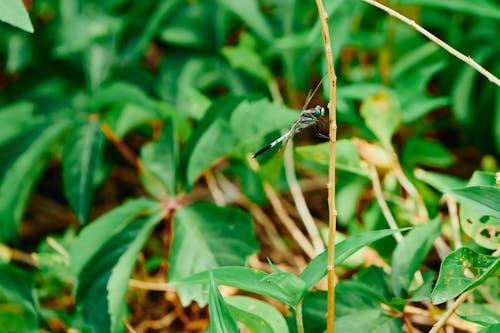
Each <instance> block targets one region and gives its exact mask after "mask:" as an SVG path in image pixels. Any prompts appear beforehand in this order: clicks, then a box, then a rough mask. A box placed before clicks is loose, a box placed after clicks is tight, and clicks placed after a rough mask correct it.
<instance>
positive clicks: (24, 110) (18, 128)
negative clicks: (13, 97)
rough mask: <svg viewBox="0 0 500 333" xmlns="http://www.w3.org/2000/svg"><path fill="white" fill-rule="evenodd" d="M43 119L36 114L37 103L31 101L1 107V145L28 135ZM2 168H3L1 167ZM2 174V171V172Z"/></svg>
mask: <svg viewBox="0 0 500 333" xmlns="http://www.w3.org/2000/svg"><path fill="white" fill-rule="evenodd" d="M41 120H42V119H40V117H37V116H36V115H35V105H34V104H33V103H31V102H26V101H22V102H18V103H13V104H9V105H6V106H4V107H2V108H1V109H0V133H2V136H1V137H0V146H2V145H4V144H5V143H7V142H9V141H11V140H12V139H14V138H16V137H21V138H22V136H21V135H23V136H24V135H26V133H27V131H28V130H29V129H30V128H33V127H35V126H36V125H37V124H39V123H40V122H41ZM0 170H2V169H0ZM0 175H1V172H0Z"/></svg>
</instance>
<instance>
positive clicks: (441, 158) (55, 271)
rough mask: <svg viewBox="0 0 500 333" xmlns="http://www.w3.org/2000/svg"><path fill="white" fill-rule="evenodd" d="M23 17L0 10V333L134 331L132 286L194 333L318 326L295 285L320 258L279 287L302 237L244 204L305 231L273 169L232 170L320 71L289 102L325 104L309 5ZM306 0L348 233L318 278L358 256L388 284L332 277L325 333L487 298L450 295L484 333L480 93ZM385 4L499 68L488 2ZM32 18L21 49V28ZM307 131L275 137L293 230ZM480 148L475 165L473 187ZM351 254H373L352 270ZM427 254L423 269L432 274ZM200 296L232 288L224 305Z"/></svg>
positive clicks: (308, 162)
mask: <svg viewBox="0 0 500 333" xmlns="http://www.w3.org/2000/svg"><path fill="white" fill-rule="evenodd" d="M26 3H29V1H28V2H26ZM31 3H32V4H30V6H31V7H30V8H29V15H28V11H27V10H26V8H25V7H24V6H23V2H22V1H20V0H1V1H0V21H2V22H5V23H7V24H8V25H7V24H3V23H1V24H0V46H2V47H0V151H1V154H0V333H3V332H38V331H40V330H41V329H42V330H47V331H49V330H50V331H57V329H58V328H54V327H53V326H52V325H53V320H54V318H55V319H56V320H59V321H61V322H62V323H63V324H64V330H70V329H73V330H78V331H81V332H85V333H87V332H89V333H90V332H95V333H98V332H99V333H100V332H105V333H108V332H112V333H120V332H124V331H125V324H128V323H133V325H135V324H136V323H138V322H140V321H143V320H144V322H150V319H151V318H149V317H147V318H146V317H144V318H136V317H134V316H137V314H140V313H149V312H153V311H148V310H149V309H140V311H130V309H129V308H128V304H132V305H133V306H132V308H131V309H133V310H136V309H138V308H139V307H138V306H137V305H138V303H140V302H141V301H144V300H149V299H150V297H149V296H151V294H152V293H153V292H151V291H144V290H136V289H134V290H129V279H130V278H131V277H134V278H136V279H140V280H149V279H151V280H155V281H158V280H161V279H165V280H166V281H168V284H169V286H172V287H174V288H175V291H176V293H177V295H178V297H179V299H180V301H181V304H182V305H183V306H184V307H185V308H186V309H189V310H188V311H186V313H185V314H183V316H189V315H191V314H192V313H194V312H196V311H198V310H197V309H198V308H197V306H198V307H204V306H206V305H207V304H208V309H209V312H210V319H211V323H210V328H209V330H210V331H212V332H238V331H239V329H240V328H239V327H240V326H241V325H243V326H245V327H246V328H249V329H250V330H253V331H254V332H276V333H278V332H279V333H282V332H300V331H301V329H302V327H301V325H303V326H304V329H305V332H308V333H310V332H311V333H314V332H324V331H325V328H326V321H325V320H326V319H325V312H326V309H327V304H326V293H325V292H324V291H322V290H317V289H316V287H317V286H320V285H321V283H320V281H321V280H322V278H323V277H324V276H325V275H326V272H327V252H326V251H325V252H322V253H320V254H319V255H317V256H316V257H314V258H312V259H311V260H308V258H307V256H304V262H306V264H305V268H304V269H302V273H301V274H297V273H298V272H300V270H299V269H297V267H295V265H297V263H301V262H303V261H302V257H301V256H302V255H303V254H304V253H305V252H307V251H302V250H303V249H302V248H301V246H302V247H304V246H308V244H305V245H304V243H303V242H302V243H301V242H296V239H295V238H293V237H290V232H289V231H286V230H285V228H283V227H282V225H281V224H279V223H278V222H276V225H274V222H275V219H274V217H275V216H281V215H280V209H279V207H278V208H276V202H272V203H273V208H274V211H271V209H270V208H269V207H268V206H267V201H268V200H269V201H271V200H270V196H269V191H270V188H274V190H275V191H276V192H277V193H278V194H279V195H282V196H283V197H284V198H285V199H284V200H281V201H280V202H285V204H283V207H284V209H285V210H286V213H289V214H288V215H290V216H291V218H292V219H293V220H294V221H296V222H297V226H298V227H299V231H300V232H303V231H304V230H302V229H304V228H303V227H302V224H301V223H300V222H301V220H302V216H298V215H297V213H296V211H295V207H294V206H298V205H290V202H291V201H289V200H288V198H289V196H288V195H287V193H286V192H287V191H288V189H289V188H291V186H290V185H291V184H288V183H287V180H286V177H284V168H283V158H282V157H281V155H279V153H278V154H275V155H273V154H272V153H269V154H266V155H264V156H262V158H259V159H258V160H257V161H255V160H251V159H250V156H251V154H252V153H254V152H255V151H256V150H257V149H258V148H260V147H262V146H263V145H265V144H266V143H269V142H270V141H272V140H274V139H275V138H277V137H279V135H280V133H282V131H284V130H287V129H289V128H290V126H292V124H293V123H294V122H295V121H296V120H297V116H298V112H297V110H296V109H297V108H298V107H300V106H301V105H302V103H303V102H304V98H305V94H306V92H307V91H308V90H310V88H311V86H313V85H314V82H318V81H319V80H320V79H321V78H323V81H322V82H323V83H322V89H319V90H318V92H317V94H316V96H314V97H313V101H312V102H311V103H310V104H311V105H308V107H313V106H314V105H323V106H326V104H327V102H328V101H327V96H328V92H329V85H330V82H328V81H329V80H328V79H326V77H325V73H326V72H327V70H326V62H325V61H324V48H323V41H322V35H321V22H320V20H319V17H318V13H317V8H316V7H315V4H314V2H313V1H304V0H261V1H257V0H241V1H231V0H207V1H181V0H164V1H156V2H155V1H131V0H105V1H97V0H89V1H65V0H40V1H32V2H31ZM325 6H326V11H327V13H328V17H329V21H328V22H329V25H330V31H331V33H332V53H333V57H334V60H335V64H336V74H337V76H338V81H337V100H336V105H337V110H336V112H337V121H338V125H339V128H338V135H339V138H338V139H337V138H335V140H336V145H335V147H336V155H335V160H336V171H337V173H336V174H337V179H336V184H335V185H336V203H337V210H338V212H337V216H338V222H339V227H340V228H342V230H341V232H342V234H346V235H347V236H346V237H347V238H346V239H345V240H343V241H342V242H340V243H338V244H337V245H336V251H335V264H336V265H340V264H341V263H342V262H344V261H345V260H346V259H347V258H348V257H349V256H351V255H353V254H354V253H358V254H359V258H361V260H365V259H366V258H373V257H376V258H377V261H378V263H379V264H380V263H381V262H383V264H384V265H387V264H390V268H391V272H390V274H387V273H386V272H384V270H383V269H381V268H378V267H375V266H373V265H372V263H366V262H364V263H363V264H366V266H368V267H365V268H363V269H359V267H360V266H362V265H361V263H358V264H357V265H355V266H348V265H345V266H344V267H341V268H340V269H337V272H336V273H337V275H338V276H340V277H341V279H340V281H338V284H337V289H336V290H337V295H336V321H335V326H336V328H337V330H338V331H340V332H363V331H369V332H395V333H396V332H401V331H402V330H403V329H405V330H409V329H407V328H406V327H405V328H403V326H404V325H407V324H408V323H407V322H406V321H407V320H411V316H410V315H408V314H407V313H405V305H407V304H409V303H411V302H427V301H432V302H433V303H434V304H440V303H443V302H446V301H448V300H451V299H453V298H454V297H457V296H458V295H460V294H462V293H464V292H466V291H468V290H472V289H474V288H475V287H477V286H481V287H482V288H484V289H485V290H486V292H487V293H488V294H489V295H490V298H492V299H493V301H492V300H491V299H486V300H485V299H483V298H482V296H481V295H476V294H473V295H472V297H473V298H474V302H473V303H472V302H471V303H469V302H467V303H465V304H463V305H462V306H461V307H460V308H459V310H458V312H457V313H458V314H459V315H460V316H461V317H462V319H464V320H467V321H470V322H473V323H477V324H479V325H482V326H484V328H483V329H482V330H481V332H496V331H498V320H499V318H498V316H497V315H496V313H495V312H494V309H492V307H491V306H490V305H489V304H488V302H492V303H493V304H495V302H496V303H498V302H500V300H499V299H498V296H497V294H498V288H499V287H498V282H495V277H497V276H498V273H499V259H498V258H499V257H498V251H499V249H500V239H499V237H500V222H499V221H500V190H499V187H498V181H496V180H495V176H497V177H498V175H495V174H494V173H492V171H497V170H496V169H495V168H497V167H498V165H497V164H498V160H499V159H498V154H499V152H500V94H499V93H498V87H495V85H494V84H492V83H491V82H489V81H487V79H485V78H484V77H483V76H481V75H480V74H479V73H478V72H477V71H476V70H475V69H474V68H472V67H470V66H468V65H466V64H464V63H462V62H461V61H458V60H457V59H455V58H454V57H452V56H450V55H449V54H448V53H446V52H445V51H444V50H442V49H441V48H439V47H438V46H437V45H436V44H434V43H433V42H430V41H428V40H426V39H424V38H422V36H421V35H420V34H419V33H418V32H416V31H414V30H413V29H411V28H409V27H407V26H405V25H403V24H402V23H401V22H399V21H397V20H395V19H392V18H389V17H387V16H386V15H385V14H383V13H382V12H379V11H378V10H377V9H375V8H372V7H370V6H368V5H367V4H365V3H363V2H362V1H347V0H345V1H340V0H339V1H333V2H329V1H325ZM398 10H401V12H403V13H404V14H407V15H408V16H410V18H412V19H414V20H415V21H416V22H418V23H419V24H421V25H423V26H424V27H426V28H428V29H429V30H431V31H432V32H433V33H435V34H436V35H437V36H438V37H439V38H441V39H442V40H444V41H446V42H448V43H449V44H450V45H453V46H454V47H455V48H456V49H458V50H460V51H462V52H463V53H464V54H466V55H471V56H472V57H473V58H474V59H475V60H476V61H477V62H478V63H480V64H481V65H483V66H484V67H485V68H487V69H488V70H490V71H491V72H492V73H493V74H495V75H497V76H498V73H499V69H500V67H499V66H498V61H497V58H498V56H497V54H498V49H499V40H498V31H500V24H499V19H500V6H499V5H498V4H497V3H495V2H494V1H492V0H477V1H467V0H456V1H446V0H432V1H430V0H402V1H400V2H399V6H398ZM415 13H418V15H414V14H415ZM30 17H31V18H32V21H30ZM31 22H33V23H34V24H35V28H36V33H35V34H27V33H26V32H25V31H27V32H33V31H35V29H34V27H33V25H32V23H31ZM11 26H13V27H14V28H13V27H11ZM16 28H19V29H22V30H25V31H20V30H18V29H16ZM287 105H289V106H287ZM319 127H320V128H321V124H320V125H319ZM311 133H312V130H310V129H307V130H304V131H303V133H300V136H297V138H295V142H296V143H297V144H296V145H295V150H294V154H295V155H294V163H295V166H296V173H297V177H298V178H299V183H300V185H306V184H309V187H307V186H304V189H305V190H306V189H307V190H308V192H307V193H306V194H305V196H306V201H307V204H308V205H309V206H310V207H311V210H312V212H313V215H314V216H315V217H316V218H317V219H321V218H322V219H326V216H328V212H327V208H326V205H325V200H324V198H323V197H320V195H322V194H323V192H321V193H320V194H319V195H318V194H317V192H320V191H318V190H317V187H315V186H316V185H314V184H321V185H320V186H321V189H322V191H323V189H325V186H324V184H325V180H324V176H325V175H327V173H328V172H329V171H330V165H329V154H330V143H329V142H324V143H320V144H316V143H314V142H313V143H311V142H310V141H314V140H308V138H311V135H310V134H311ZM304 141H309V142H308V143H306V144H304ZM279 148H280V147H275V148H274V152H277V151H278V150H279ZM471 152H472V153H471ZM486 154H488V158H489V165H490V167H489V169H488V171H489V172H485V171H480V168H481V162H480V158H481V156H486ZM480 155H481V156H480ZM482 165H486V163H483V164H482ZM420 168H426V170H423V169H420ZM427 169H430V170H427ZM474 170H475V172H474ZM473 172H474V173H473ZM472 173H473V174H472ZM471 174H472V177H471V178H470V180H469V181H468V182H467V181H466V180H465V179H464V178H465V177H468V176H470V175H471ZM376 180H378V181H379V182H380V188H378V187H377V182H376ZM311 184H313V185H311ZM330 185H332V184H330ZM311 187H313V190H312V191H311V190H310V189H311ZM210 195H211V196H212V198H213V199H214V200H213V201H215V203H217V205H216V204H215V203H214V202H211V197H210ZM131 198H133V199H131ZM381 202H384V203H386V204H387V205H386V206H385V205H381ZM444 202H446V205H444V204H443V203H444ZM294 204H295V202H294ZM455 204H456V205H458V207H455ZM257 205H260V206H261V207H258V206H257ZM381 206H382V207H381ZM297 208H298V207H297ZM454 208H458V211H455V209H454ZM47 212H48V213H47ZM71 214H72V215H73V216H71ZM301 214H302V213H301ZM299 215H300V214H299ZM388 215H390V216H391V217H392V218H393V219H394V223H395V224H396V226H391V228H392V229H390V228H389V229H388V226H387V216H388ZM270 219H271V220H272V222H269V220H270ZM457 219H458V223H457ZM279 220H281V217H280V219H276V221H279ZM61 221H62V222H61ZM51 222H53V225H52V224H51ZM254 222H258V224H254ZM323 222H324V221H321V222H318V223H317V226H318V228H319V229H323V228H324V223H323ZM47 225H49V226H47ZM70 225H71V226H72V227H77V229H76V230H75V229H73V228H69V226H70ZM407 230H410V231H409V232H408V233H406V234H404V235H402V237H399V236H400V235H401V232H405V231H407ZM323 231H324V230H320V232H321V233H323ZM52 232H57V233H59V232H60V233H61V234H62V235H50V236H49V234H51V233H52ZM389 236H391V237H389ZM395 239H397V241H396V240H395ZM436 240H439V241H438V242H436ZM443 241H445V242H448V241H449V242H450V244H453V246H455V248H453V249H452V250H451V252H449V251H448V252H449V253H447V252H446V251H447V247H443V246H442V244H443V243H442V242H443ZM440 244H441V245H440ZM458 244H461V245H458ZM457 245H458V246H457ZM368 246H371V247H372V249H371V250H370V251H377V253H378V255H373V254H370V255H366V253H365V255H363V254H364V252H363V251H368V250H367V249H366V247H368ZM433 246H434V247H435V248H436V250H437V251H436V252H437V254H439V256H441V258H443V257H445V258H444V260H442V262H441V263H440V264H441V265H440V266H441V267H440V268H439V269H437V266H438V263H437V262H436V260H437V259H436V258H435V256H434V251H433V249H432V247H433ZM259 251H260V252H259ZM31 252H34V254H33V255H30V254H28V253H31ZM19 253H21V254H22V255H19ZM429 253H432V254H431V255H429ZM310 256H312V255H310ZM266 257H267V258H268V264H266V263H263V262H264V261H265V258H266ZM297 257H299V258H300V259H297ZM23 258H24V259H23ZM26 258H29V259H30V260H26ZM250 258H252V260H250ZM363 258H365V259H363ZM271 261H272V262H273V263H274V264H272V263H271ZM250 262H251V263H252V267H255V265H257V264H258V265H259V266H258V267H259V269H254V268H252V267H247V266H248V265H249V263H250ZM256 263H257V264H256ZM26 265H30V266H33V267H31V268H30V269H28V268H26V267H22V268H21V267H19V266H26ZM282 267H285V268H286V269H285V268H282ZM302 267H304V266H302ZM292 271H293V272H295V273H291V272H292ZM438 274H439V277H438V279H437V282H436V283H434V279H435V276H438ZM490 277H492V279H490ZM495 283H496V284H495ZM222 285H224V286H230V287H234V288H237V289H238V290H241V291H245V292H248V293H250V294H245V296H242V295H236V296H230V297H223V296H222V295H221V292H220V291H219V286H222ZM221 291H223V289H222V288H221ZM150 293H151V294H150ZM222 293H223V294H224V291H223V292H222ZM253 294H257V297H255V296H256V295H253ZM257 298H258V299H257ZM267 298H273V299H275V300H277V301H279V302H281V303H284V304H285V306H287V307H289V308H290V312H291V313H292V314H291V315H289V316H288V317H287V318H286V319H284V317H283V315H282V314H281V313H280V312H279V311H278V309H277V308H276V307H274V304H275V303H273V302H268V299H267ZM68 299H69V300H71V301H70V302H68V301H66V302H62V300H68ZM166 299H167V298H165V299H163V298H162V302H165V303H168V302H167V301H166ZM168 299H170V298H168ZM59 302H61V303H59ZM192 302H196V303H197V306H191V303H192ZM52 304H56V305H55V306H51V305H52ZM68 304H70V305H69V306H68ZM162 304H163V303H162ZM271 304H273V305H271ZM155 306H156V305H155ZM168 306H170V304H168ZM158 309H166V308H163V307H158ZM279 309H280V310H283V307H280V308H279ZM176 311H177V312H178V311H179V308H178V307H177V308H176ZM202 311H203V310H202ZM129 313H131V319H129V318H128V317H129ZM154 313H155V314H156V311H154ZM300 314H302V315H303V320H302V323H301V322H300V320H299V321H298V322H297V317H299V319H300ZM206 315H207V314H206V312H200V313H196V316H197V318H198V319H199V318H201V317H202V316H206ZM182 318H183V321H184V317H182ZM403 319H404V320H403ZM179 322H180V321H177V322H175V323H174V324H173V326H175V329H174V330H176V329H177V330H179V331H180V330H182V328H179V327H177V326H179ZM5 323H7V324H5ZM176 325H177V326H176ZM238 325H240V326H238Z"/></svg>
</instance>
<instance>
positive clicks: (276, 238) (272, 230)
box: [215, 173, 286, 250]
mask: <svg viewBox="0 0 500 333" xmlns="http://www.w3.org/2000/svg"><path fill="white" fill-rule="evenodd" d="M215 177H216V179H217V181H218V182H219V184H220V186H221V188H222V189H223V190H224V191H223V192H224V194H225V195H227V194H228V193H232V194H233V196H234V197H235V199H234V202H236V203H237V204H239V205H241V206H243V208H245V210H247V211H249V212H250V214H252V216H253V217H254V218H255V221H257V223H259V224H260V225H261V226H262V227H263V229H264V232H265V233H266V234H267V237H268V238H269V240H270V241H271V244H272V245H273V246H274V248H276V249H278V250H285V249H286V247H285V245H284V243H283V242H282V241H281V239H280V235H279V232H278V230H277V229H276V227H275V226H274V223H273V221H272V220H271V219H270V218H269V216H267V214H266V213H265V212H264V211H263V210H262V208H260V207H259V205H256V204H254V203H253V202H251V201H250V200H249V199H248V198H247V197H246V196H245V195H244V194H243V193H242V192H241V191H240V190H239V189H238V187H236V186H235V185H233V183H231V182H230V181H229V180H228V179H227V178H226V177H225V176H224V175H222V174H220V173H219V174H217V175H216V176H215ZM225 200H226V201H227V197H225Z"/></svg>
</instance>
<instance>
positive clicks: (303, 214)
mask: <svg viewBox="0 0 500 333" xmlns="http://www.w3.org/2000/svg"><path fill="white" fill-rule="evenodd" d="M293 164H294V162H293V144H292V142H289V143H288V145H287V147H286V148H285V175H286V180H287V182H288V186H289V187H290V193H291V194H292V198H293V201H294V203H295V207H296V208H297V211H298V212H299V215H300V218H301V219H302V222H303V223H304V226H305V227H306V230H307V232H308V233H309V236H310V237H311V240H312V244H313V246H314V249H315V250H316V254H320V253H321V252H323V251H324V250H325V247H324V245H323V241H322V240H321V237H320V235H319V231H318V227H317V226H316V223H314V219H313V217H312V215H311V212H310V211H309V208H308V207H307V203H306V199H305V198H304V194H303V193H302V190H301V189H300V185H299V182H298V181H297V178H296V177H295V168H294V165H293Z"/></svg>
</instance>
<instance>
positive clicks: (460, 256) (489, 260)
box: [431, 248, 500, 304]
mask: <svg viewBox="0 0 500 333" xmlns="http://www.w3.org/2000/svg"><path fill="white" fill-rule="evenodd" d="M499 268H500V257H498V256H488V255H485V254H480V253H477V252H474V251H473V250H471V249H469V248H460V249H458V250H456V251H453V252H451V253H450V254H448V256H446V258H445V259H444V260H443V262H442V263H441V268H440V269H439V277H438V280H437V283H436V286H435V287H434V290H433V291H432V295H431V298H432V303H433V304H441V303H443V302H446V301H448V300H450V299H452V298H454V297H456V296H458V295H460V294H461V293H463V292H466V291H467V290H470V289H472V288H474V287H476V286H478V285H480V284H481V283H483V282H484V280H486V279H487V278H488V277H490V276H492V275H495V274H498V270H499Z"/></svg>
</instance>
